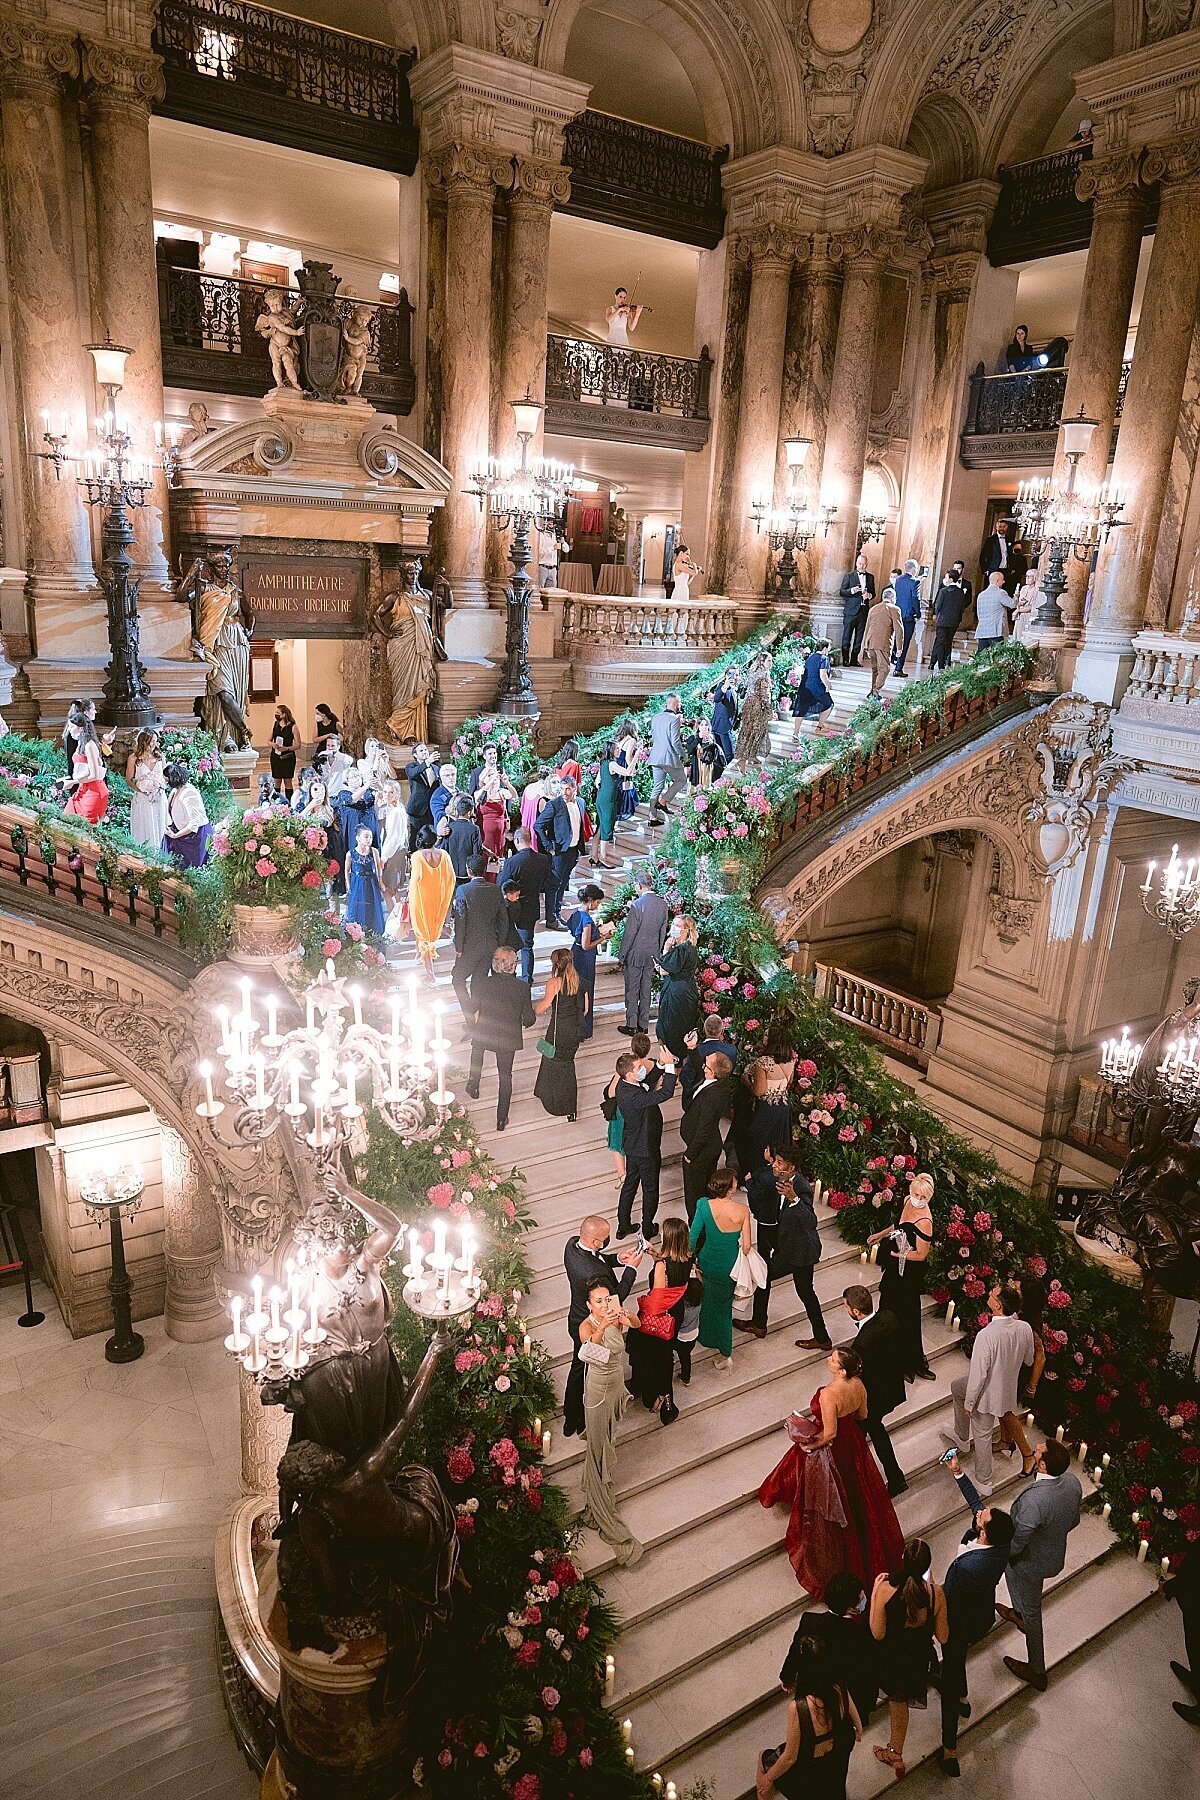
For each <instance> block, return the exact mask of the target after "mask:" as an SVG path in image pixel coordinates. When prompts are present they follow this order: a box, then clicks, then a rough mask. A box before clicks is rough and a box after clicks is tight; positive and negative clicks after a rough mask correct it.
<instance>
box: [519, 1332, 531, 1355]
mask: <svg viewBox="0 0 1200 1800" xmlns="http://www.w3.org/2000/svg"><path fill="white" fill-rule="evenodd" d="M521 1348H522V1350H523V1351H524V1352H525V1355H526V1356H528V1355H529V1352H530V1351H531V1350H532V1348H533V1339H532V1338H531V1337H530V1335H529V1333H528V1332H526V1333H525V1336H524V1338H523V1339H522V1340H521Z"/></svg>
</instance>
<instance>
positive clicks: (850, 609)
mask: <svg viewBox="0 0 1200 1800" xmlns="http://www.w3.org/2000/svg"><path fill="white" fill-rule="evenodd" d="M874 599H875V577H874V576H873V575H872V574H871V572H870V570H869V569H868V568H867V559H866V557H865V556H861V555H860V556H857V557H856V558H855V560H854V567H853V568H852V569H851V571H850V573H849V574H848V575H843V576H842V663H843V665H844V666H845V667H846V668H847V669H855V668H857V667H858V653H859V651H860V650H861V649H862V641H863V632H864V631H865V630H866V628H867V614H868V612H869V611H870V610H871V604H872V602H873V601H874Z"/></svg>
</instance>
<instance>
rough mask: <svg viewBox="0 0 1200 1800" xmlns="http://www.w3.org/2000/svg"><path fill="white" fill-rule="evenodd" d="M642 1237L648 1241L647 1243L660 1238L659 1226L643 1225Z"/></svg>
mask: <svg viewBox="0 0 1200 1800" xmlns="http://www.w3.org/2000/svg"><path fill="white" fill-rule="evenodd" d="M642 1236H643V1237H644V1238H645V1239H646V1241H647V1242H649V1241H650V1239H651V1238H656V1237H657V1236H658V1226H657V1225H643V1226H642Z"/></svg>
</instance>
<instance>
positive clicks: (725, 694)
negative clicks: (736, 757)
mask: <svg viewBox="0 0 1200 1800" xmlns="http://www.w3.org/2000/svg"><path fill="white" fill-rule="evenodd" d="M737 722H738V697H737V689H736V687H735V686H734V684H733V681H732V679H731V678H730V677H729V676H728V675H722V677H721V679H720V681H719V682H718V683H717V685H716V687H715V688H714V689H713V691H712V731H713V736H714V737H715V738H716V740H717V742H718V744H720V746H721V752H722V754H723V756H724V758H725V761H726V763H727V764H728V763H731V762H732V761H733V733H734V728H735V727H736V725H737Z"/></svg>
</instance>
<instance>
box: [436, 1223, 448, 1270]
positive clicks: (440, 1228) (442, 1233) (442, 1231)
mask: <svg viewBox="0 0 1200 1800" xmlns="http://www.w3.org/2000/svg"><path fill="white" fill-rule="evenodd" d="M445 1254H446V1227H445V1226H444V1225H443V1223H442V1221H441V1220H440V1219H439V1220H438V1221H437V1223H436V1224H435V1225H434V1228H433V1265H434V1267H435V1268H437V1267H439V1266H440V1264H441V1261H442V1258H443V1257H444V1256H445Z"/></svg>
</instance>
